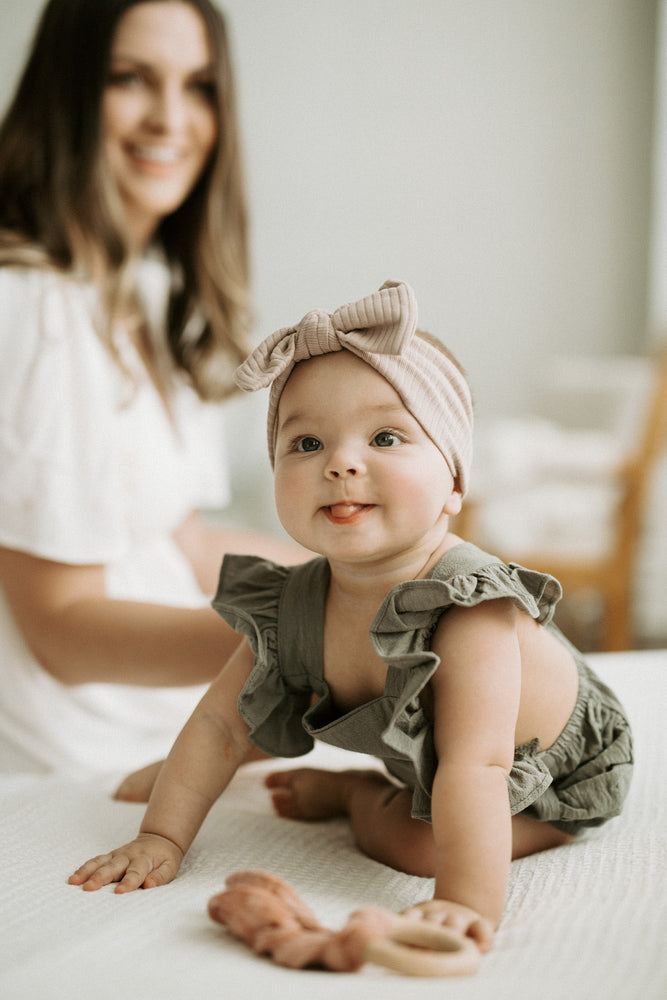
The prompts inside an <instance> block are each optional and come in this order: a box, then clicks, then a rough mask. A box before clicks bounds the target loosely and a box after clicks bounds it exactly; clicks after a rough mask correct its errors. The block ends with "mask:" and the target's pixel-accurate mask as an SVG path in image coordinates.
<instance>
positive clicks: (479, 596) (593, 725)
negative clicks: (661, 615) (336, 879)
mask: <svg viewBox="0 0 667 1000" xmlns="http://www.w3.org/2000/svg"><path fill="white" fill-rule="evenodd" d="M328 583H329V565H328V563H327V561H326V559H323V558H317V559H314V560H312V561H311V562H308V563H306V564H304V565H300V566H292V567H283V566H278V565H276V564H275V563H272V562H268V561H266V560H262V559H259V558H257V557H254V556H227V557H226V558H225V560H224V562H223V566H222V570H221V573H220V583H219V587H218V591H217V594H216V596H215V598H214V600H213V607H214V608H215V610H216V611H217V612H218V613H219V614H220V615H221V616H222V617H223V618H224V619H225V621H226V622H228V624H229V625H231V627H232V628H233V629H235V630H236V631H237V632H240V633H243V634H245V635H247V636H248V638H249V641H250V644H251V647H252V649H253V652H254V654H255V665H254V668H253V671H252V673H251V675H250V677H249V679H248V681H247V683H246V684H245V687H244V688H243V691H242V692H241V695H240V697H239V701H238V707H239V712H240V714H241V716H242V718H243V719H244V720H245V721H246V723H247V724H248V726H249V727H250V735H251V739H252V741H253V742H254V743H255V745H256V746H258V747H259V748H260V749H261V750H264V751H265V752H267V753H269V754H271V755H272V756H277V757H297V756H300V755H302V754H306V753H308V752H309V750H311V749H312V747H313V744H314V741H315V740H316V739H317V740H320V741H322V742H324V743H329V744H331V745H333V746H337V747H342V748H343V749H347V750H354V751H357V752H360V753H366V754H370V755H372V756H374V757H378V758H380V759H381V760H382V761H383V762H384V764H385V766H386V768H387V770H388V771H389V772H390V774H392V775H393V776H394V777H395V778H397V779H398V780H399V781H401V782H403V783H404V784H405V785H407V786H408V787H409V788H410V789H411V790H412V793H413V797H412V815H413V816H415V817H416V818H418V819H422V820H426V821H430V818H431V788H432V784H433V778H434V775H435V770H436V764H437V758H436V754H435V750H434V744H433V728H432V725H431V723H430V722H429V720H428V719H427V717H426V715H425V713H424V711H423V709H422V706H421V703H420V699H419V694H420V692H421V691H422V689H423V688H424V687H425V685H426V684H427V683H428V681H429V678H430V677H432V676H433V674H434V673H435V671H436V670H437V669H438V668H439V667H440V669H446V666H447V665H446V663H443V664H442V665H440V661H439V658H438V656H437V655H436V654H435V653H433V652H432V651H431V650H430V648H429V646H430V637H431V635H432V634H433V632H434V630H435V627H436V625H437V623H438V621H439V619H440V617H441V615H443V614H445V613H446V612H447V609H448V608H450V607H452V606H453V605H458V606H459V607H464V608H468V607H474V606H475V605H476V604H479V603H480V602H482V601H488V600H493V599H495V598H501V597H509V598H511V600H512V601H513V602H514V604H515V605H516V606H517V607H518V608H520V609H521V610H522V611H524V612H525V613H526V614H529V615H530V616H531V617H532V618H534V619H535V620H536V621H538V622H539V623H540V624H542V625H544V626H545V627H546V628H548V629H549V630H550V631H552V632H553V633H554V634H555V635H557V636H558V638H559V639H560V640H561V641H562V642H563V643H565V644H566V645H567V646H568V648H569V649H570V650H571V651H572V653H573V655H574V657H575V659H576V663H577V667H578V670H579V694H578V698H577V703H576V705H575V708H574V710H573V712H572V715H571V716H570V719H569V721H568V722H567V724H566V726H565V728H564V729H563V731H562V733H561V735H560V736H559V737H558V739H557V740H556V742H555V743H554V744H553V745H552V746H550V747H549V748H548V749H547V750H545V751H540V749H539V741H538V740H537V739H536V740H533V741H532V742H530V743H526V744H524V745H522V746H519V747H517V748H516V751H515V758H514V764H513V767H512V770H511V773H510V775H509V777H508V791H509V798H510V805H511V810H512V814H515V813H519V812H523V813H525V814H526V815H528V816H532V817H533V818H535V819H540V820H544V821H548V822H550V823H553V824H554V825H555V826H557V827H559V828H560V829H562V830H565V831H566V832H569V833H574V832H576V831H577V830H579V829H580V828H582V827H586V826H598V825H599V824H601V823H604V822H605V821H606V820H608V819H610V818H611V817H612V816H616V815H617V814H618V813H619V812H620V811H621V806H622V803H623V800H624V798H625V795H626V793H627V790H628V787H629V783H630V776H631V772H632V737H631V733H630V726H629V724H628V722H627V719H626V718H625V714H624V712H623V709H622V707H621V705H620V704H619V702H618V701H617V699H616V698H615V696H614V695H613V693H612V692H611V691H610V690H609V689H608V688H607V687H606V686H605V685H604V684H603V683H602V682H601V681H600V680H599V679H598V678H597V677H596V676H595V674H594V673H593V672H592V670H591V669H590V668H589V667H588V665H587V664H586V663H585V661H584V659H583V657H582V655H581V654H580V653H579V652H578V651H577V650H576V649H575V648H574V647H573V646H571V644H570V643H569V642H568V641H567V639H565V637H564V636H563V635H562V634H561V633H560V632H559V631H558V629H557V628H556V626H555V625H553V624H552V623H551V619H552V616H553V612H554V608H555V605H556V604H557V602H558V601H559V599H560V597H561V588H560V584H559V583H558V582H557V581H556V580H555V579H554V578H553V577H551V576H548V575H546V574H544V573H537V572H535V571H533V570H528V569H524V568H523V567H521V566H517V565H515V564H514V563H510V564H509V565H505V564H504V563H503V562H501V561H500V560H499V559H497V558H495V557H494V556H490V555H488V554H487V553H485V552H482V550H481V549H478V548H476V546H474V545H471V544H469V543H467V542H463V543H460V544H458V545H456V546H455V547H454V548H452V549H450V550H449V551H448V552H446V553H445V555H444V556H443V557H442V559H441V560H440V561H439V562H438V563H437V565H436V566H435V567H434V568H433V570H432V572H431V575H430V576H429V577H428V578H427V579H420V580H409V581H407V582H405V583H401V584H399V585H398V586H396V587H394V589H393V590H392V591H391V592H390V593H389V594H388V595H387V597H386V598H385V600H384V601H383V603H382V606H381V607H380V609H379V611H378V613H377V615H376V617H375V620H374V622H373V625H372V627H371V630H370V639H371V643H372V645H373V647H374V649H375V650H376V652H377V653H378V655H379V656H380V657H381V658H382V659H383V660H384V661H385V663H386V664H387V667H388V669H387V678H386V682H385V690H384V694H383V695H382V696H381V697H380V698H376V699H374V700H373V701H370V702H368V703H366V704H364V705H360V706H359V707H358V708H355V709H353V710H352V711H350V712H345V713H343V714H341V713H340V712H339V711H338V709H337V708H336V705H335V703H334V701H333V699H332V697H331V693H330V691H329V689H328V686H327V683H326V681H325V680H324V677H323V656H322V637H323V632H324V608H325V599H326V594H327V588H328ZM313 692H314V693H315V694H316V695H317V696H318V700H317V701H316V702H315V704H312V697H311V696H312V693H313Z"/></svg>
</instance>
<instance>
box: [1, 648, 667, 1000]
mask: <svg viewBox="0 0 667 1000" xmlns="http://www.w3.org/2000/svg"><path fill="white" fill-rule="evenodd" d="M591 659H592V662H593V665H594V666H595V668H596V669H597V670H598V671H599V673H600V674H601V676H602V677H603V678H604V679H605V680H607V681H608V682H609V683H610V684H611V685H612V686H613V687H614V689H615V690H616V692H617V693H618V694H619V696H620V697H621V700H622V701H623V702H624V703H625V706H626V708H627V710H628V713H629V715H630V718H631V720H632V722H633V726H634V729H635V740H636V756H637V766H636V773H635V778H634V783H633V787H632V790H631V793H630V797H629V800H628V803H627V806H626V810H625V812H624V814H623V815H622V816H621V817H620V818H619V819H617V820H614V821H612V822H611V823H609V824H608V825H607V826H605V827H603V828H602V829H601V830H598V831H595V832H593V833H591V834H588V835H586V836H585V837H584V838H582V839H581V840H579V841H578V842H576V843H575V844H574V845H572V846H568V847H565V848H561V849H558V850H555V851H549V852H546V853H544V854H541V855H537V856H535V857H532V858H526V859H524V860H522V861H519V862H515V863H514V865H513V866H512V870H511V878H510V886H509V892H508V898H507V905H506V910H505V915H504V918H503V922H502V925H501V928H500V931H499V933H498V935H497V938H496V945H495V947H494V949H493V951H492V952H491V954H490V955H488V956H487V957H486V958H485V959H484V960H483V963H482V967H481V970H480V972H479V973H478V974H477V975H476V976H475V977H473V978H470V979H450V980H442V979H441V980H428V979H422V980H410V981H409V982H408V981H406V980H405V979H403V978H401V977H399V976H397V975H395V974H393V973H389V972H385V971H384V970H381V969H379V968H375V967H371V966H366V967H365V968H364V969H363V970H362V971H361V972H360V973H356V974H354V975H342V974H337V973H329V972H316V971H297V972H295V971H290V970H286V969H282V968H278V967H277V966H275V965H273V964H272V963H271V962H269V961H268V960H266V959H262V958H258V957H256V956H255V955H253V954H252V953H251V952H250V951H248V950H247V949H246V948H245V947H244V946H243V945H241V944H240V943H238V942H236V941H234V940H232V939H231V938H229V937H227V935H226V933H225V931H224V930H223V929H222V928H221V927H220V926H219V925H217V924H214V923H213V922H211V921H210V920H209V918H208V916H207V913H206V904H207V901H208V899H209V897H210V896H211V895H213V894H214V893H215V892H217V891H219V890H220V889H222V888H223V884H224V879H225V877H226V875H228V874H230V873H231V872H233V871H237V870H240V869H244V868H264V869H267V870H270V871H273V872H275V873H276V874H278V875H280V876H281V877H283V878H285V879H287V880H288V881H289V882H291V883H292V884H293V885H294V886H295V888H296V889H297V891H298V892H299V893H300V894H301V895H302V896H303V897H304V899H305V900H306V901H307V902H308V903H309V904H310V906H311V908H312V909H313V910H314V911H315V913H316V914H317V916H318V917H319V919H320V920H321V921H322V922H323V923H324V924H325V925H327V926H329V927H333V928H336V927H339V926H341V925H342V924H343V923H344V922H345V920H346V918H347V916H348V915H349V913H350V912H351V911H352V910H354V909H355V908H358V907H359V906H362V905H368V904H369V903H376V904H379V905H381V906H385V907H388V908H391V909H396V910H399V909H401V908H403V907H405V906H407V905H408V904H410V903H411V902H413V901H416V900H418V899H420V898H424V897H426V896H428V895H429V894H430V891H431V883H430V881H429V880H420V879H417V878H412V877H409V876H406V875H401V874H398V873H396V872H393V871H391V870H389V869H387V868H384V867H383V866H381V865H379V864H376V863H375V862H373V861H370V860H368V859H367V858H364V857H362V856H361V855H360V854H359V853H358V852H357V851H356V850H355V848H354V845H353V843H352V840H351V837H350V834H349V830H348V828H347V826H346V824H345V823H344V821H342V820H340V821H339V820H335V821H332V822H328V823H323V824H300V823H295V822H290V821H287V820H281V819H278V818H277V817H275V816H274V815H273V814H272V812H271V809H270V804H269V801H268V797H267V794H266V793H265V791H264V788H263V786H262V778H263V775H264V774H265V773H266V771H267V770H269V769H270V768H271V767H275V766H276V764H275V762H273V763H267V764H265V763H262V764H253V765H249V766H248V767H246V768H245V769H244V770H243V772H242V773H239V774H238V775H237V777H236V779H235V780H234V782H233V784H232V786H231V787H230V788H229V789H228V791H227V792H226V793H225V795H224V796H223V797H222V799H221V800H220V801H219V802H218V803H217V804H216V806H215V807H214V809H213V810H212V812H211V814H210V815H209V817H208V819H207V821H206V823H205V825H204V827H203V828H202V830H201V832H200V835H199V837H198V838H197V840H196V841H195V844H194V845H193V847H192V849H191V851H190V853H189V855H188V856H187V858H186V860H185V862H184V865H183V868H182V870H181V873H180V875H179V877H178V878H177V879H176V880H175V881H174V882H173V883H171V885H169V886H166V887H164V888H162V889H153V890H150V891H139V892H135V893H132V894H130V895H126V896H115V895H113V893H112V892H111V891H110V890H102V891H101V892H99V893H90V894H89V893H84V892H82V891H81V890H80V889H78V888H75V887H72V886H69V885H67V883H66V879H67V876H68V874H69V873H70V872H71V871H72V870H73V869H74V868H75V867H76V866H77V865H78V864H79V863H80V862H82V861H83V860H85V859H86V858H88V857H90V856H91V855H93V854H96V853H99V852H102V851H103V850H106V849H108V848H109V847H111V846H115V845H117V844H119V843H122V842H123V841H124V840H127V839H130V838H131V837H132V836H133V834H134V832H135V831H136V828H137V825H138V823H139V821H140V817H141V815H142V811H143V809H142V807H140V806H132V805H127V804H121V803H117V802H113V801H112V800H110V799H109V798H108V797H107V796H106V795H105V794H104V793H102V792H101V791H99V790H97V789H96V788H95V787H93V786H91V785H86V784H76V783H73V782H71V781H66V780H63V779H59V778H56V777H31V776H21V777H19V776H16V777H10V778H7V777H3V778H2V779H0V865H1V871H2V890H1V898H0V919H1V924H0V996H2V998H3V1000H37V998H40V1000H78V998H82V1000H83V998H86V1000H88V998H90V1000H152V998H154V997H155V998H158V997H159V998H161V1000H190V998H195V997H196V998H198V1000H199V998H203V997H213V996H215V997H221V998H225V1000H246V998H248V1000H255V998H261V997H270V996H277V997H284V996H289V997H290V998H291V1000H301V998H304V1000H306V998H308V1000H311V998H312V997H316V998H317V1000H329V998H334V997H335V998H336V1000H338V998H339V997H340V996H345V997H346V1000H356V998H361V997H370V996H378V997H382V998H383V1000H384V998H387V1000H391V998H394V997H396V998H398V997H401V998H404V997H405V996H406V989H408V987H409V989H408V994H407V995H409V997H410V998H411V1000H412V998H413V997H414V998H416V1000H419V998H420V997H425V998H428V1000H430V998H435V997H438V998H444V1000H447V998H450V997H451V998H454V997H455V998H457V1000H458V998H461V1000H504V998H507V1000H510V998H511V1000H535V998H537V997H539V998H540V1000H551V998H553V1000H564V998H567V1000H598V998H599V1000H603V998H604V1000H610V998H611V1000H616V998H621V1000H625V998H628V1000H634V998H637V1000H665V997H667V781H666V779H665V774H666V773H667V738H666V736H665V715H666V710H667V651H666V652H646V653H624V654H608V655H604V656H597V657H594V658H591ZM307 760H308V762H309V763H316V762H319V763H322V764H325V765H327V766H332V765H333V766H345V765H347V764H349V762H350V755H347V754H344V753H343V752H342V751H341V752H338V751H332V750H331V749H329V748H324V747H318V748H317V749H316V750H315V751H314V753H313V754H312V755H311V756H310V757H309V758H307ZM353 762H354V763H355V764H356V763H357V762H358V761H357V759H356V758H353ZM280 766H283V765H282V762H281V765H280Z"/></svg>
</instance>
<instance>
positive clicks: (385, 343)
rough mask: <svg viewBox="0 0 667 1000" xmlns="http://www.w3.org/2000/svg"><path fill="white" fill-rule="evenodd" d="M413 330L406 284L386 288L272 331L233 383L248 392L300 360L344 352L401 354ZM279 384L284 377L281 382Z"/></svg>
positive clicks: (387, 284)
mask: <svg viewBox="0 0 667 1000" xmlns="http://www.w3.org/2000/svg"><path fill="white" fill-rule="evenodd" d="M416 329H417V300H416V298H415V294H414V292H413V290H412V288H411V287H410V286H409V285H408V284H406V283H405V282H404V281H385V283H384V285H382V287H381V288H380V289H379V290H378V291H377V292H373V293H372V294H371V295H367V296H366V297H365V298H363V299H359V301H358V302H348V303H347V304H346V305H344V306H340V307H339V308H338V309H336V310H335V311H334V312H332V313H329V312H325V310H323V309H313V310H312V311H311V312H309V313H307V314H306V315H305V316H304V317H303V319H302V320H300V322H299V323H297V324H296V326H285V327H282V328H281V329H280V330H276V332H275V333H274V334H272V336H270V337H267V339H266V340H265V341H263V342H262V343H261V344H260V345H259V347H257V348H256V349H255V350H254V351H253V352H252V354H251V355H250V357H249V358H247V360H246V361H245V362H244V363H243V364H242V365H241V367H240V368H239V369H237V372H236V375H235V381H236V384H237V385H238V386H239V387H240V388H241V389H245V390H246V391H249V392H254V391H255V390H256V389H263V388H265V387H266V386H268V385H270V384H271V383H272V382H274V381H275V380H276V379H278V378H280V376H284V377H285V378H286V377H287V375H289V373H290V371H291V370H292V368H293V367H294V365H296V364H297V363H298V362H299V361H306V360H307V359H308V358H314V357H318V356H319V355H321V354H331V353H332V352H334V351H341V350H343V349H344V348H345V349H346V350H348V351H351V352H352V353H353V354H357V355H360V356H362V357H363V356H364V355H368V354H386V355H399V354H402V353H403V351H404V350H405V348H406V347H407V345H408V344H409V343H410V341H411V340H412V338H413V336H414V333H415V330H416ZM281 381H282V379H281Z"/></svg>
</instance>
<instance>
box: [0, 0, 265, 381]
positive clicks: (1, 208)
mask: <svg viewBox="0 0 667 1000" xmlns="http://www.w3.org/2000/svg"><path fill="white" fill-rule="evenodd" d="M142 2H145V0H49V3H47V5H46V7H45V9H44V11H43V13H42V17H41V19H40V21H39V24H38V26H37V30H36V33H35V37H34V40H33V44H32V48H31V50H30V53H29V55H28V58H27V61H26V64H25V67H24V71H23V74H22V76H21V78H20V80H19V83H18V86H17V89H16V92H15V95H14V98H13V101H12V102H11V104H10V107H9V109H8V111H7V114H6V115H5V118H4V121H3V123H2V125H1V126H0V264H5V265H7V264H24V265H28V266H35V265H37V266H45V267H55V268H58V269H62V270H65V271H76V272H79V271H83V272H85V271H86V270H87V269H89V268H90V264H91V261H94V260H96V259H97V260H100V259H101V260H102V262H103V272H104V274H105V275H106V277H105V282H104V288H103V295H104V299H105V302H106V304H107V307H108V310H109V317H110V321H109V323H108V324H107V326H108V328H107V329H105V330H102V331H100V335H101V336H103V337H104V338H105V339H106V340H107V342H108V343H109V346H111V325H112V321H113V310H114V304H115V303H117V302H118V301H119V298H120V295H121V294H122V293H123V292H125V293H126V292H127V282H128V274H131V269H130V264H131V252H130V249H129V246H128V241H127V240H126V239H125V237H124V235H123V224H122V216H121V215H120V214H119V196H118V192H117V191H116V190H115V185H114V184H113V181H112V179H111V177H110V174H109V171H108V168H107V166H106V164H105V162H104V158H103V156H102V154H101V105H102V98H103V94H104V89H105V87H106V85H107V81H108V76H109V66H110V58H111V48H112V42H113V38H114V34H115V31H116V28H117V26H118V22H119V20H120V18H121V17H122V16H123V15H124V14H125V12H126V11H127V10H128V9H129V8H130V7H133V6H135V5H136V4H137V3H142ZM167 2H169V0H167ZM181 2H186V3H188V4H189V5H190V6H192V7H193V8H194V9H195V10H196V11H198V13H199V14H200V16H201V17H202V19H203V21H204V23H205V25H206V29H207V32H208V37H209V40H210V45H211V49H212V52H213V62H214V67H215V79H214V91H215V94H214V104H215V108H216V113H217V127H218V140H217V145H216V147H215V149H214V151H213V153H212V156H211V159H210V161H209V163H208V165H207V167H206V168H205V170H204V172H203V174H202V176H201V177H200V179H199V181H198V182H197V184H196V186H195V188H194V189H193V191H192V192H191V193H190V195H189V196H188V198H187V199H186V201H185V202H184V203H183V204H182V205H181V206H180V207H179V208H178V209H177V210H176V211H175V212H173V213H172V214H171V215H169V216H167V217H165V218H164V219H163V220H162V222H161V224H160V226H159V228H158V230H157V233H156V234H155V243H156V244H157V245H158V246H159V247H160V248H161V249H162V251H163V253H164V255H165V257H166V260H167V262H168V264H169V266H170V269H171V271H172V274H173V278H174V280H173V281H172V290H171V294H170V301H169V309H168V321H167V341H168V345H169V349H170V351H171V354H172V356H173V359H174V361H175V364H176V366H177V367H178V368H179V369H181V370H182V371H184V372H185V373H186V374H187V375H188V376H189V378H190V380H191V382H192V384H193V386H194V388H195V389H196V390H197V392H198V393H199V394H200V396H202V398H205V399H219V398H223V397H224V396H226V395H228V394H229V393H230V392H231V391H233V389H232V382H231V372H232V370H233V369H234V368H235V367H236V365H237V364H238V363H239V362H240V361H241V360H243V358H244V357H245V355H246V354H247V353H248V349H249V348H248V321H249V303H248V246H247V216H246V201H245V191H244V182H243V170H242V163H241V150H240V142H239V130H238V123H237V115H236V108H235V97H234V81H233V74H232V67H231V62H230V54H229V45H228V40H227V33H226V28H225V23H224V19H223V17H222V14H221V12H220V11H219V10H218V8H217V7H216V6H215V5H214V3H212V2H211V0H181Z"/></svg>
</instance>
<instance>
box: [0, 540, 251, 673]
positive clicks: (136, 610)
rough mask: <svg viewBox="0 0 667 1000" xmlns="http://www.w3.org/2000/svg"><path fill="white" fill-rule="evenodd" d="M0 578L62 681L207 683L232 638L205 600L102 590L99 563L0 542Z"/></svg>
mask: <svg viewBox="0 0 667 1000" xmlns="http://www.w3.org/2000/svg"><path fill="white" fill-rule="evenodd" d="M0 581H1V583H2V587H3V589H4V592H5V596H6V598H7V601H8V603H9V606H10V608H11V611H12V613H13V615H14V618H15V620H16V622H17V624H18V627H19V628H20V630H21V632H22V633H23V636H24V638H25V641H26V642H27V644H28V646H29V647H30V649H31V651H32V653H33V655H34V656H35V658H36V659H37V660H38V661H39V663H40V664H41V665H42V666H43V667H44V669H45V670H47V671H48V672H49V673H51V674H53V676H54V677H57V678H58V680H60V681H62V682H63V683H65V684H87V683H95V682H108V683H117V684H137V685H149V686H152V687H155V686H160V687H161V686H180V685H187V684H200V683H208V682H209V681H210V680H211V679H212V678H213V677H215V676H216V675H217V674H218V672H219V671H220V667H221V665H222V664H224V663H225V661H226V660H227V659H228V658H229V656H230V655H231V653H232V652H233V651H234V649H235V648H236V647H237V646H238V643H239V636H238V635H237V634H236V633H235V632H233V631H232V629H231V628H230V627H229V626H228V625H226V624H225V622H223V621H222V619H221V618H219V616H218V615H217V614H216V613H215V612H214V611H213V610H212V609H211V608H201V609H189V608H174V607H168V606H163V605H159V604H144V603H140V602H136V601H121V600H113V599H111V598H109V597H108V596H107V595H106V592H105V581H104V567H103V566H71V565H68V564H65V563H57V562H51V561H50V560H47V559H39V558H37V557H35V556H31V555H28V554H27V553H24V552H18V551H16V550H13V549H6V548H2V547H0Z"/></svg>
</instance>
